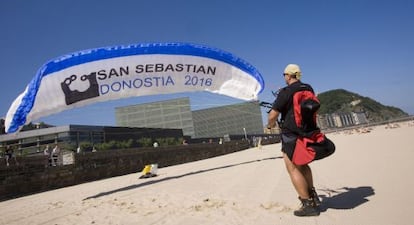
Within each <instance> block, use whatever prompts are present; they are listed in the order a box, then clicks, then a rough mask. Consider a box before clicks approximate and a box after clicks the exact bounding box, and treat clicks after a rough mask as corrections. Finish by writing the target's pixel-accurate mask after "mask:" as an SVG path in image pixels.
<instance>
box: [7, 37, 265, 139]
mask: <svg viewBox="0 0 414 225" xmlns="http://www.w3.org/2000/svg"><path fill="white" fill-rule="evenodd" d="M263 88H264V81H263V78H262V77H261V75H260V73H259V72H258V71H257V69H256V68H254V67H253V66H252V65H250V64H249V63H247V62H245V61H244V60H242V59H240V58H238V57H236V56H234V55H233V54H231V53H228V52H225V51H222V50H219V49H215V48H210V47H207V46H202V45H196V44H188V43H150V44H137V45H128V46H115V47H106V48H97V49H90V50H85V51H80V52H76V53H73V54H69V55H65V56H62V57H59V58H57V59H55V60H52V61H50V62H48V63H46V64H45V65H43V66H42V67H41V68H40V69H39V71H38V72H37V74H36V75H35V77H34V78H33V80H32V81H31V82H30V83H29V84H28V85H27V87H26V89H25V91H24V92H23V93H22V94H20V95H19V96H18V97H17V98H16V99H15V101H14V102H13V103H12V105H11V107H10V109H9V111H8V113H7V115H6V120H5V126H6V132H7V133H11V132H16V131H18V130H19V129H20V128H21V127H22V126H23V125H24V124H27V123H29V122H30V121H33V120H35V119H38V118H40V117H43V116H47V115H50V114H53V113H57V112H60V111H63V110H67V109H71V108H75V107H81V106H84V105H87V104H91V103H94V102H101V101H108V100H114V99H119V98H126V97H133V96H144V95H154V94H168V93H176V92H193V91H208V92H213V93H217V94H222V95H227V96H230V97H234V98H238V99H242V100H256V99H257V95H258V94H259V93H260V92H261V91H262V90H263Z"/></svg>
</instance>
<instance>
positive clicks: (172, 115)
mask: <svg viewBox="0 0 414 225" xmlns="http://www.w3.org/2000/svg"><path fill="white" fill-rule="evenodd" d="M115 121H116V125H117V126H120V127H148V128H171V129H182V130H183V134H184V135H185V136H191V137H194V136H195V133H194V124H193V118H192V112H191V108H190V99H189V98H188V97H186V98H178V99H173V100H167V101H159V102H151V103H145V104H138V105H130V106H125V107H118V108H115Z"/></svg>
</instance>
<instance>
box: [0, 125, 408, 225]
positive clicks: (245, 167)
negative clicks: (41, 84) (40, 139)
mask: <svg viewBox="0 0 414 225" xmlns="http://www.w3.org/2000/svg"><path fill="white" fill-rule="evenodd" d="M399 125H400V126H399V127H397V128H388V127H386V126H377V127H373V128H372V130H371V131H370V132H357V131H355V130H354V131H352V132H350V131H348V132H340V133H330V134H328V137H329V138H330V139H332V140H333V141H334V143H335V144H336V147H337V150H336V152H335V154H334V155H332V156H330V157H329V158H326V159H323V160H320V161H316V162H313V163H312V164H311V167H312V169H313V173H314V179H315V186H316V189H317V191H318V193H319V195H320V197H321V200H322V205H321V208H322V213H321V215H320V216H318V217H308V218H300V217H295V216H294V215H293V210H295V209H297V208H298V207H299V201H298V200H297V195H296V193H295V191H294V189H293V186H292V184H291V182H290V180H289V177H288V174H287V172H286V170H285V167H284V163H283V160H282V159H281V156H282V154H281V152H280V144H274V145H268V146H263V147H262V148H261V149H259V148H251V149H248V150H245V151H241V152H238V153H233V154H228V155H225V156H220V157H216V158H211V159H207V160H201V161H197V162H192V163H187V164H182V165H177V166H171V167H166V168H160V169H159V170H158V176H157V177H153V178H148V179H138V177H139V176H140V175H141V174H140V173H136V174H130V175H125V176H120V177H115V178H111V179H105V180H101V181H96V182H90V183H85V184H81V185H76V186H71V187H67V188H61V189H57V190H53V191H48V192H43V193H39V194H34V195H30V196H26V197H21V198H17V199H12V200H8V201H3V202H0V211H1V217H0V224H2V225H3V224H4V225H25V224H31V225H33V224H51V225H55V224H59V225H65V224H76V225H82V224H99V225H101V224H122V225H123V224H146V225H149V224H177V225H178V224H180V225H195V224H197V225H202V224H209V225H211V224H225V225H229V224H256V225H261V224H327V225H328V224H341V225H345V224H349V225H351V224H352V225H355V224H375V225H390V224H398V225H404V224H407V225H408V224H412V222H411V217H410V213H411V212H412V210H413V209H414V206H413V201H414V197H413V195H411V194H410V193H409V188H411V187H412V186H413V185H414V181H413V179H411V178H412V175H410V172H411V171H413V169H414V166H413V164H412V158H413V157H414V147H413V145H412V144H411V139H413V138H414V126H413V125H412V123H411V124H409V123H407V122H406V123H400V124H399ZM410 177H411V178H410Z"/></svg>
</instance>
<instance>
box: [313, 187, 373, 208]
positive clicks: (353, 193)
mask: <svg viewBox="0 0 414 225" xmlns="http://www.w3.org/2000/svg"><path fill="white" fill-rule="evenodd" d="M318 191H319V192H320V193H319V197H320V198H321V199H322V204H321V206H320V207H321V211H322V212H324V211H326V210H328V209H353V208H356V207H358V206H360V205H362V204H364V203H365V202H368V201H369V200H368V199H367V197H369V196H372V195H375V192H374V189H373V188H372V187H370V186H362V187H356V188H351V187H343V188H339V189H336V190H331V189H319V190H318ZM322 193H325V194H326V195H323V194H322Z"/></svg>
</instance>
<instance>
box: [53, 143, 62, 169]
mask: <svg viewBox="0 0 414 225" xmlns="http://www.w3.org/2000/svg"><path fill="white" fill-rule="evenodd" d="M59 154H60V147H59V145H58V144H56V145H55V147H54V148H53V150H52V166H56V165H57V164H58V160H59Z"/></svg>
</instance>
